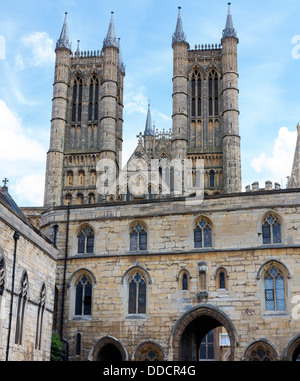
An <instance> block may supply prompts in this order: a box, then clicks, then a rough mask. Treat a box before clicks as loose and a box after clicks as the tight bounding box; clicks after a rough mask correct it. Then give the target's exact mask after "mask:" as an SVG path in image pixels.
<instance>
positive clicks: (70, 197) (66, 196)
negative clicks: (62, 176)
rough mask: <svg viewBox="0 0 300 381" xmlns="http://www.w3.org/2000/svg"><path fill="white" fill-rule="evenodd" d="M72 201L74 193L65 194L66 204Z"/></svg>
mask: <svg viewBox="0 0 300 381" xmlns="http://www.w3.org/2000/svg"><path fill="white" fill-rule="evenodd" d="M71 203H72V195H71V194H70V193H68V194H66V195H65V205H71Z"/></svg>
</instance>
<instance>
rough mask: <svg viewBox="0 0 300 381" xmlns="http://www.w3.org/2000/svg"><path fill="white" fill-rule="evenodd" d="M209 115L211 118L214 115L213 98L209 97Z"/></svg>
mask: <svg viewBox="0 0 300 381" xmlns="http://www.w3.org/2000/svg"><path fill="white" fill-rule="evenodd" d="M208 113H209V116H212V114H213V104H212V97H209V100H208Z"/></svg>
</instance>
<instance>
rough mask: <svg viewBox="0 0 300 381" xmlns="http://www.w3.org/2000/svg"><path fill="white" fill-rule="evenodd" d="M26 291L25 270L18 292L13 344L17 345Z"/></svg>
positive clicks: (19, 338)
mask: <svg viewBox="0 0 300 381" xmlns="http://www.w3.org/2000/svg"><path fill="white" fill-rule="evenodd" d="M27 292H28V277H27V272H26V271H25V272H24V274H23V276H22V279H21V286H20V293H19V298H18V309H17V320H16V334H15V344H18V345H22V339H23V328H24V317H25V307H26V302H27Z"/></svg>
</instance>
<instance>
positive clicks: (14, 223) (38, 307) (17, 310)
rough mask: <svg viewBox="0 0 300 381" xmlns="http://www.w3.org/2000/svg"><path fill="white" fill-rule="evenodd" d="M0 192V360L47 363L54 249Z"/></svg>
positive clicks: (55, 254) (50, 326)
mask: <svg viewBox="0 0 300 381" xmlns="http://www.w3.org/2000/svg"><path fill="white" fill-rule="evenodd" d="M0 193H1V195H0V196H1V197H0V233H1V234H0V278H1V279H0V283H1V285H0V360H2V361H3V360H9V361H49V360H50V348H51V335H52V321H53V307H54V287H55V276H56V256H57V253H58V251H57V249H56V248H55V247H54V245H53V244H52V242H51V241H49V240H48V239H47V238H46V237H45V236H43V235H42V234H41V233H40V231H39V230H37V229H36V228H34V227H33V226H32V225H31V223H30V222H29V220H27V219H26V218H25V217H24V216H23V214H22V213H21V212H20V210H19V209H17V207H16V206H15V205H14V204H13V201H12V200H11V199H10V196H9V195H8V194H7V192H5V193H4V192H3V190H2V189H1V188H0ZM12 205H13V207H12Z"/></svg>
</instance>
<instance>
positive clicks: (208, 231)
mask: <svg viewBox="0 0 300 381" xmlns="http://www.w3.org/2000/svg"><path fill="white" fill-rule="evenodd" d="M194 247H195V248H204V247H212V226H211V224H210V223H209V222H208V221H207V220H206V219H204V218H203V219H201V220H199V221H198V222H197V224H196V226H195V229H194Z"/></svg>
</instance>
